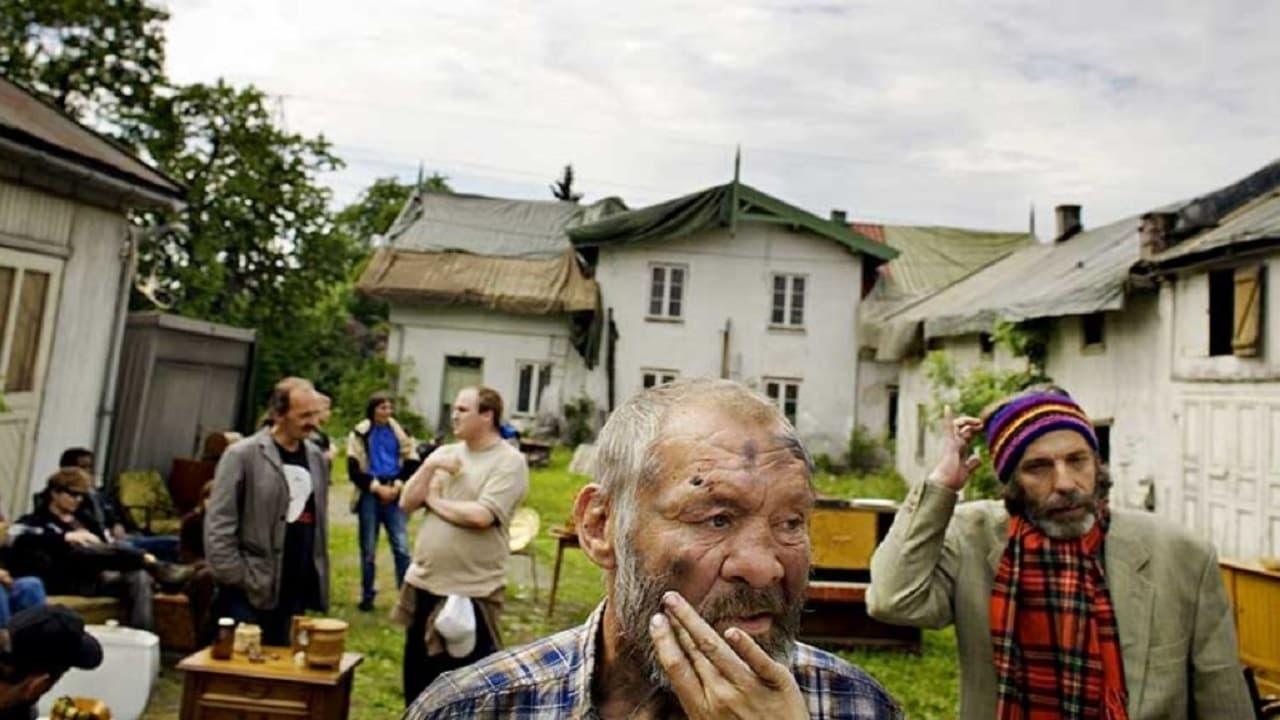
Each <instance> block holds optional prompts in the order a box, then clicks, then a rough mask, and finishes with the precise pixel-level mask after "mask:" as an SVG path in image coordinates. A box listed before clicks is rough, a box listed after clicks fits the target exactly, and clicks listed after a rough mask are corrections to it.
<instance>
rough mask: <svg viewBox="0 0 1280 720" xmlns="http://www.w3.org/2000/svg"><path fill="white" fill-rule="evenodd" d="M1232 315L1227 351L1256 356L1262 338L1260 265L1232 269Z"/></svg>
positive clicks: (1243, 355) (1242, 355) (1241, 355)
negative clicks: (1233, 274) (1233, 293)
mask: <svg viewBox="0 0 1280 720" xmlns="http://www.w3.org/2000/svg"><path fill="white" fill-rule="evenodd" d="M1234 299H1235V303H1234V309H1235V317H1234V319H1233V320H1234V322H1233V323H1232V328H1233V332H1232V334H1231V351H1232V353H1233V354H1235V355H1237V356H1240V357H1256V356H1257V355H1258V350H1259V346H1260V342H1261V339H1262V266H1261V265H1249V266H1246V267H1239V268H1236V270H1235V298H1234Z"/></svg>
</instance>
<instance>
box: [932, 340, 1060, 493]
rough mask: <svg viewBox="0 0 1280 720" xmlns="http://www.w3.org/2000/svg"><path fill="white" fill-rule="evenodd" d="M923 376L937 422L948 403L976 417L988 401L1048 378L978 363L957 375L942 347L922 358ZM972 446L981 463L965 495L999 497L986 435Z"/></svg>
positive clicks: (956, 410) (959, 412)
mask: <svg viewBox="0 0 1280 720" xmlns="http://www.w3.org/2000/svg"><path fill="white" fill-rule="evenodd" d="M924 368H925V376H926V377H927V378H928V379H929V384H930V386H931V387H932V390H933V398H932V403H931V404H930V407H929V415H930V417H931V418H932V419H933V421H934V422H935V423H936V422H939V421H941V419H942V417H943V412H944V410H945V408H946V407H947V406H950V407H951V412H952V413H953V414H954V415H956V416H957V417H958V416H960V415H972V416H974V417H977V416H978V415H980V414H981V413H982V410H983V409H984V408H985V407H987V406H988V405H990V404H991V403H993V402H995V401H996V400H999V399H1001V398H1003V397H1006V396H1008V395H1012V394H1013V393H1016V392H1018V391H1019V390H1022V389H1023V388H1025V387H1027V386H1029V385H1033V384H1035V383H1038V382H1044V381H1046V380H1047V378H1045V377H1044V376H1043V375H1042V374H1040V373H1039V372H1038V371H1036V370H1033V369H1026V370H996V369H993V368H991V367H988V366H986V365H979V366H977V367H974V368H972V369H970V370H969V371H968V372H966V373H963V374H960V373H959V372H958V371H957V369H956V366H955V362H954V361H953V360H952V359H951V356H949V355H947V353H946V352H945V351H943V350H935V351H933V352H931V353H929V354H928V356H926V357H925V361H924ZM975 449H976V450H977V451H978V456H979V457H980V458H981V460H982V462H981V463H980V464H979V465H978V469H977V470H974V472H973V474H972V475H971V476H970V478H969V483H968V485H967V486H966V488H967V489H968V491H967V492H968V497H970V498H975V497H980V498H995V497H999V496H1000V490H1001V487H1000V483H999V481H998V480H996V476H995V472H993V471H992V469H991V457H990V455H989V453H988V452H987V444H986V438H984V437H983V436H982V435H981V434H979V435H978V438H977V440H976V441H975Z"/></svg>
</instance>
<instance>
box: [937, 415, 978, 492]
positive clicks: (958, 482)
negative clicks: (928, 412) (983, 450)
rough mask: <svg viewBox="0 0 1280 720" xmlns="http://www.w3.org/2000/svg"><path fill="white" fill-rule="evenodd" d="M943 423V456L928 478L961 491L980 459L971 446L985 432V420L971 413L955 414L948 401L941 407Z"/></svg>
mask: <svg viewBox="0 0 1280 720" xmlns="http://www.w3.org/2000/svg"><path fill="white" fill-rule="evenodd" d="M942 426H943V437H942V458H941V459H939V460H938V464H937V465H935V466H934V468H933V472H930V473H929V479H930V480H932V481H933V482H936V483H939V484H941V485H944V486H946V487H949V488H951V489H952V490H957V491H958V490H960V489H962V488H964V485H965V483H966V482H968V481H969V475H970V474H971V473H972V472H973V471H974V469H975V468H977V467H978V463H979V462H981V460H980V459H979V457H978V452H977V451H976V450H970V446H971V445H972V444H973V439H974V438H976V437H977V436H978V433H980V432H982V421H981V420H979V419H978V418H975V417H969V416H968V415H961V416H960V417H954V416H953V415H952V414H951V406H950V405H948V406H947V407H946V408H945V409H943V411H942Z"/></svg>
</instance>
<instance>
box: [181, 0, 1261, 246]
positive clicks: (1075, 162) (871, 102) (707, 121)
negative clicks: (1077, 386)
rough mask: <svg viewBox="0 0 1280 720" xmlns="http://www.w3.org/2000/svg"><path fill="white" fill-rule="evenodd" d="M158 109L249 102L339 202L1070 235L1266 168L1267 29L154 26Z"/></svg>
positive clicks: (847, 7) (452, 21)
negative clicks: (793, 212)
mask: <svg viewBox="0 0 1280 720" xmlns="http://www.w3.org/2000/svg"><path fill="white" fill-rule="evenodd" d="M167 5H168V7H169V9H170V11H171V13H172V19H171V21H170V23H169V26H168V39H169V43H168V69H169V73H170V75H171V76H172V77H173V78H174V79H175V80H176V81H179V82H194V81H212V80H214V79H216V78H217V77H219V76H221V77H224V78H226V79H228V80H229V81H231V82H233V83H238V84H244V83H253V84H255V85H257V86H259V87H260V88H262V89H264V90H265V91H267V92H269V93H271V94H272V95H274V96H276V97H278V98H279V104H280V112H281V113H282V117H283V120H284V122H285V123H286V125H287V126H288V127H289V128H290V129H292V130H295V131H299V132H303V133H307V134H315V133H321V132H323V133H324V134H325V136H326V137H328V138H329V139H330V140H331V141H332V142H333V143H334V144H335V146H336V149H337V152H338V154H339V155H340V156H341V157H342V158H343V159H344V160H345V161H346V163H347V168H346V169H345V170H343V171H342V172H339V173H335V174H333V175H329V176H326V177H325V181H326V182H329V183H330V184H331V185H332V187H333V188H334V191H335V195H336V198H337V200H338V201H339V202H345V201H348V200H350V199H352V198H353V197H354V196H355V195H356V194H357V193H358V192H359V191H360V189H361V188H363V187H365V186H366V185H368V184H369V183H370V182H371V181H372V180H373V179H374V178H376V177H381V176H386V175H399V176H400V177H402V178H405V179H409V178H412V177H414V176H415V175H416V173H417V168H418V164H419V162H421V163H423V164H424V165H425V167H426V169H427V171H428V172H432V171H436V172H440V173H442V174H444V175H447V176H448V177H449V179H450V182H451V183H452V184H453V186H454V188H455V189H456V190H459V191H462V192H473V193H480V194H488V195H500V196H507V197H522V198H536V199H546V198H549V197H550V195H549V191H548V189H547V185H548V184H549V183H550V181H551V180H552V179H553V178H554V177H555V176H556V175H557V173H558V171H559V169H560V168H561V167H562V166H563V165H564V164H565V163H567V162H572V163H573V165H574V168H575V169H576V171H577V175H578V180H579V184H580V188H579V189H580V190H581V191H583V192H585V193H586V195H587V200H594V199H597V198H599V197H602V196H605V195H617V196H620V197H622V198H623V199H624V200H625V201H626V202H627V203H628V204H629V205H631V206H632V207H636V206H640V205H644V204H649V203H653V202H659V201H661V200H664V199H668V198H671V197H675V196H677V195H681V194H684V193H687V192H691V191H694V190H698V189H701V188H704V187H707V186H710V185H714V184H719V183H723V182H726V181H727V180H729V179H730V178H731V177H732V171H733V153H734V146H735V145H736V144H738V143H741V145H742V156H743V158H742V168H743V169H742V178H743V181H744V182H747V183H750V184H751V185H754V186H755V187H757V188H759V189H761V190H763V191H765V192H768V193H770V194H772V195H775V196H777V197H780V198H782V199H784V200H786V201H788V202H791V203H793V204H796V205H799V206H801V207H803V208H805V209H808V210H810V211H812V212H815V213H818V214H821V215H826V214H827V213H828V212H829V211H830V210H831V209H832V208H843V209H846V210H848V212H849V216H850V217H851V218H857V219H867V220H872V221H881V222H891V223H895V222H896V223H910V224H922V225H923V224H938V225H959V226H966V227H989V228H1000V229H1009V230H1020V229H1025V228H1026V226H1027V219H1028V218H1027V216H1028V209H1029V207H1030V206H1031V204H1032V203H1034V204H1035V206H1036V210H1037V216H1038V225H1039V231H1040V234H1041V235H1042V236H1043V235H1045V234H1047V233H1048V231H1049V228H1050V226H1051V224H1052V216H1053V212H1052V208H1053V206H1054V205H1056V204H1059V203H1066V202H1072V203H1079V204H1081V205H1083V206H1084V221H1085V224H1086V225H1087V226H1095V225H1100V224H1103V223H1105V222H1107V221H1110V220H1114V219H1116V218H1119V217H1122V216H1125V215H1129V214H1133V213H1137V212H1142V211H1145V210H1148V209H1151V208H1152V207H1154V206H1156V205H1159V204H1163V203H1165V202H1169V201H1173V200H1177V199H1180V198H1184V197H1188V196H1194V195H1198V194H1201V193H1203V192H1206V191H1209V190H1211V189H1213V188H1215V187H1217V186H1220V185H1222V184H1225V183H1227V182H1230V181H1233V180H1235V179H1237V178H1239V177H1241V176H1243V175H1246V174H1248V173H1249V172H1251V171H1252V170H1254V169H1256V168H1257V167H1260V166H1262V165H1264V164H1266V163H1267V162H1269V161H1271V160H1274V159H1276V158H1278V157H1280V39H1278V38H1280V2H1277V1H1276V0H1224V1H1222V2H1213V1H1206V0H1195V1H1194V2H1146V1H1136V2H1135V1H1130V2H1116V1H1115V0H1106V1H1096V0H1087V1H1086V0H1072V1H1070V2H1062V1H1061V0H1055V1H1054V2H1010V1H1007V0H977V1H974V2H970V1H968V0H937V1H936V2H914V1H910V0H894V1H889V0H878V1H875V2H814V3H790V2H768V1H762V0H737V1H736V2H733V3H726V2H724V1H723V0H716V1H714V2H686V3H677V2H633V3H617V2H590V3H588V2H581V3H578V2H562V1H560V0H538V1H537V2H480V1H471V0H463V1H461V2H458V1H455V2H450V3H430V2H420V1H397V2H379V1H378V0H367V2H364V3H360V4H359V6H357V4H356V3H354V2H342V3H324V2H318V1H316V0H308V1H307V2H303V1H302V0H293V1H274V0H216V1H214V0H169V2H168V3H167Z"/></svg>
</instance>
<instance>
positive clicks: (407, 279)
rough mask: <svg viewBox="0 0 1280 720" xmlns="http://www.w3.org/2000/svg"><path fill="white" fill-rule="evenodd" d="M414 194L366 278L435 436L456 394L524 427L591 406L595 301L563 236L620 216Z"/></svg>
mask: <svg viewBox="0 0 1280 720" xmlns="http://www.w3.org/2000/svg"><path fill="white" fill-rule="evenodd" d="M624 208H625V206H624V205H622V203H621V202H620V201H618V200H616V199H614V198H608V199H605V200H601V201H600V202H598V203H595V204H593V205H587V206H581V205H577V204H574V203H568V202H550V201H548V202H540V201H532V200H509V199H503V198H489V197H480V196H475V195H457V194H440V193H432V192H425V191H419V192H416V193H415V194H414V195H413V197H411V198H410V200H409V202H408V203H407V204H406V206H405V209H404V210H403V211H402V212H401V214H400V217H399V218H397V220H396V222H395V223H394V224H393V226H392V228H391V230H390V231H389V232H388V233H387V241H388V242H387V246H386V247H384V248H383V249H381V250H379V251H378V252H377V253H376V254H375V257H374V259H373V261H371V262H370V264H369V266H368V268H367V269H366V270H365V272H364V273H363V275H362V276H361V278H360V284H359V287H360V290H361V291H362V292H364V293H366V294H369V295H371V296H374V297H381V298H385V299H387V300H388V301H389V302H390V306H391V312H390V321H391V337H390V341H389V347H388V352H387V356H388V357H389V358H390V359H392V360H393V361H395V362H398V363H401V364H402V366H403V367H404V371H405V374H404V376H403V377H404V379H405V382H406V384H405V385H404V386H402V388H401V390H402V391H404V392H406V394H407V395H409V397H410V398H411V401H412V405H413V406H414V408H415V409H416V410H417V411H419V412H421V413H422V414H423V415H424V416H425V417H426V419H427V421H428V423H429V425H430V426H431V427H436V428H440V429H443V430H447V428H448V421H449V413H448V410H447V407H448V404H449V403H451V402H453V398H454V396H455V395H456V394H457V390H458V389H459V388H461V387H465V386H466V385H471V384H476V383H481V382H483V383H485V384H488V385H490V386H492V387H494V388H495V389H497V390H498V391H499V392H500V393H502V395H503V397H504V398H505V399H506V401H507V406H508V408H507V409H508V413H509V415H510V416H511V417H512V418H513V419H514V420H515V421H516V422H517V423H520V424H527V423H528V422H530V421H531V420H532V419H533V418H534V416H535V415H536V414H537V413H538V412H539V411H540V410H551V411H554V412H558V411H559V410H560V409H561V408H562V407H563V405H564V404H565V403H566V402H568V401H569V400H571V399H573V398H575V397H577V396H580V395H585V394H586V392H587V375H588V373H589V370H590V368H591V367H592V366H594V364H595V362H596V359H595V357H596V355H598V353H594V352H593V347H592V346H591V345H592V344H591V342H590V340H591V338H592V337H595V336H598V332H599V327H598V325H597V326H596V327H595V330H596V333H595V335H594V336H593V334H592V332H591V330H592V328H593V322H596V321H597V320H598V318H599V312H598V309H599V295H600V293H599V290H598V288H597V286H596V283H595V281H594V280H591V279H590V278H588V277H587V276H586V275H584V274H583V271H582V268H581V266H580V264H579V263H578V261H577V258H576V256H575V254H574V252H573V248H572V246H571V245H570V243H569V241H568V239H567V237H566V235H565V229H566V228H567V227H571V226H574V225H579V224H582V223H584V222H589V221H591V220H594V219H596V218H599V217H601V216H604V215H607V214H609V213H612V212H617V211H619V210H621V209H624Z"/></svg>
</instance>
